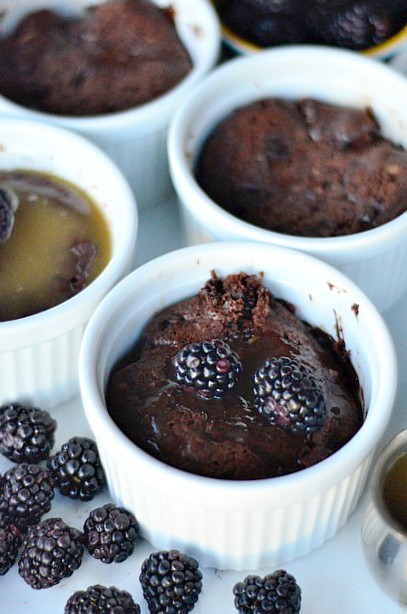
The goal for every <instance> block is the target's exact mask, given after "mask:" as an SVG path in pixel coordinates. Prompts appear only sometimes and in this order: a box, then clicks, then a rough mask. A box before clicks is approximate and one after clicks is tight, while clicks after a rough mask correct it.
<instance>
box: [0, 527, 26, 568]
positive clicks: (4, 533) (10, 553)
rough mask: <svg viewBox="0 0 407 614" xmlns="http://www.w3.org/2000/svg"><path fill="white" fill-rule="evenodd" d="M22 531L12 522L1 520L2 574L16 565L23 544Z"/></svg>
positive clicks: (0, 564)
mask: <svg viewBox="0 0 407 614" xmlns="http://www.w3.org/2000/svg"><path fill="white" fill-rule="evenodd" d="M21 542H22V536H21V531H20V529H19V528H18V527H16V525H15V524H13V523H12V522H4V521H3V520H0V576H4V574H6V573H7V572H8V570H9V569H11V567H12V566H13V565H14V563H15V562H16V559H17V555H18V550H19V548H20V546H21Z"/></svg>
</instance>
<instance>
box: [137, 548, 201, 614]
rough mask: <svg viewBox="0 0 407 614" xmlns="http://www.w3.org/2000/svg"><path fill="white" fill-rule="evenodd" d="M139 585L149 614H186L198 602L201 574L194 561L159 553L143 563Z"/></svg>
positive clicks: (180, 555) (162, 552)
mask: <svg viewBox="0 0 407 614" xmlns="http://www.w3.org/2000/svg"><path fill="white" fill-rule="evenodd" d="M140 582H141V588H142V590H143V595H144V598H145V600H146V601H147V604H148V608H149V610H150V612H151V614H187V613H188V612H190V611H191V610H192V609H193V607H194V605H195V603H196V602H197V601H198V597H199V595H200V592H201V590H202V573H201V572H200V570H199V567H198V561H196V560H195V559H194V558H192V557H190V556H188V555H186V554H183V553H181V552H179V551H178V550H169V551H166V550H161V551H159V552H155V553H153V554H150V556H149V557H148V558H147V559H146V560H145V561H144V562H143V564H142V567H141V573H140Z"/></svg>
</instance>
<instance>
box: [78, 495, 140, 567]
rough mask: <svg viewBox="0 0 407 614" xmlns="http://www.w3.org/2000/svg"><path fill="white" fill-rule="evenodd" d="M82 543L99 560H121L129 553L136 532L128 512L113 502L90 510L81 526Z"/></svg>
mask: <svg viewBox="0 0 407 614" xmlns="http://www.w3.org/2000/svg"><path fill="white" fill-rule="evenodd" d="M83 533H84V538H85V546H86V548H87V549H88V551H89V553H90V554H91V555H92V556H93V557H94V558H95V559H99V560H100V561H102V563H113V562H114V563H122V562H123V561H125V560H126V559H127V558H128V557H129V556H130V555H131V554H132V552H133V550H134V544H135V542H136V539H137V538H138V535H139V527H138V522H137V520H136V519H135V517H134V516H133V514H132V513H131V512H128V511H127V510H125V509H124V508H122V507H116V506H115V505H113V503H107V504H106V505H103V506H101V507H97V508H96V509H94V510H92V511H91V512H90V514H89V516H88V518H87V519H86V520H85V524H84V526H83Z"/></svg>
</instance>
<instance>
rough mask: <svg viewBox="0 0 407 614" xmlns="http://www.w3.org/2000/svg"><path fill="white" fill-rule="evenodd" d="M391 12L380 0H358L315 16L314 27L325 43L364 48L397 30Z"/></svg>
mask: <svg viewBox="0 0 407 614" xmlns="http://www.w3.org/2000/svg"><path fill="white" fill-rule="evenodd" d="M390 13H391V11H389V9H388V8H386V7H384V6H383V3H382V1H381V0H380V1H378V0H373V1H369V0H357V1H356V2H352V3H351V4H346V5H345V6H342V7H339V8H334V9H332V8H331V7H327V8H326V9H322V10H321V11H320V12H317V13H316V14H315V15H312V12H311V17H310V19H311V28H313V29H314V31H315V35H316V36H318V37H319V39H320V40H321V42H323V43H325V44H330V45H335V46H338V47H345V48H348V49H353V50H358V51H361V50H363V49H368V48H369V47H373V46H374V45H378V44H380V43H382V42H384V41H385V40H386V39H387V38H389V36H391V35H392V34H393V33H395V32H394V27H395V26H394V25H393V20H392V17H391V15H390Z"/></svg>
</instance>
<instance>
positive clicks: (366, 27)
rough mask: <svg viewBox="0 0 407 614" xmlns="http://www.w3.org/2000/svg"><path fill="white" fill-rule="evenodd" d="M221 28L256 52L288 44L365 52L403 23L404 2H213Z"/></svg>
mask: <svg viewBox="0 0 407 614" xmlns="http://www.w3.org/2000/svg"><path fill="white" fill-rule="evenodd" d="M215 5H216V8H217V10H218V13H219V16H220V18H221V20H222V22H223V24H224V25H225V26H227V27H228V28H229V29H230V30H231V31H232V32H235V33H236V34H237V35H239V36H241V37H242V38H243V39H245V40H247V41H249V42H252V43H254V44H255V45H258V46H260V47H269V46H274V45H284V44H290V43H291V44H292V43H297V44H298V43H311V44H325V45H334V46H337V47H345V48H348V49H353V50H359V51H360V50H364V49H368V48H370V47H373V46H375V45H378V44H380V43H382V42H384V41H385V40H387V39H388V38H390V37H391V36H393V35H395V34H396V33H397V32H399V31H400V30H401V29H402V28H403V27H404V26H405V25H406V23H407V4H406V2H405V0H392V2H391V3H390V2H383V0H329V1H326V0H307V2H304V0H216V2H215Z"/></svg>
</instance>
